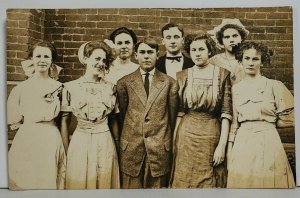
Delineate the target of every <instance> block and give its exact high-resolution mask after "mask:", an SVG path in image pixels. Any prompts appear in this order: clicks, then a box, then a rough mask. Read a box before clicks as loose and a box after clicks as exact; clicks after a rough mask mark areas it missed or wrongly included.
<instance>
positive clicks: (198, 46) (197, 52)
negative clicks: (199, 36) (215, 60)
mask: <svg viewBox="0 0 300 198" xmlns="http://www.w3.org/2000/svg"><path fill="white" fill-rule="evenodd" d="M208 55H209V52H208V48H207V45H206V43H205V40H196V41H193V42H192V43H191V45H190V56H191V58H192V60H193V62H194V63H195V65H197V66H199V67H203V66H205V65H207V63H208Z"/></svg>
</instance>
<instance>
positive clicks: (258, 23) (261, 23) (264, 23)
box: [253, 20, 275, 26]
mask: <svg viewBox="0 0 300 198" xmlns="http://www.w3.org/2000/svg"><path fill="white" fill-rule="evenodd" d="M253 25H254V26H275V21H274V20H253Z"/></svg>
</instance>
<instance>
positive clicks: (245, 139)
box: [227, 121, 295, 188]
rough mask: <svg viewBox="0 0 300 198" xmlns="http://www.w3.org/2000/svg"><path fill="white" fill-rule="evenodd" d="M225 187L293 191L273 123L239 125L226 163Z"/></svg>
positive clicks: (288, 168) (287, 164)
mask: <svg viewBox="0 0 300 198" xmlns="http://www.w3.org/2000/svg"><path fill="white" fill-rule="evenodd" d="M227 187H228V188H294V187H295V182H294V178H293V174H292V171H291V167H290V165H289V162H288V159H287V156H286V153H285V151H284V148H283V145H282V143H281V140H280V137H279V135H278V132H277V130H276V127H275V124H274V123H269V122H264V121H248V122H245V123H242V124H241V127H240V128H239V129H238V131H237V136H236V138H235V142H234V145H233V148H232V153H231V156H230V160H229V167H228V183H227Z"/></svg>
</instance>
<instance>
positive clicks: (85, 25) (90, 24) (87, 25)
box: [76, 22, 97, 28]
mask: <svg viewBox="0 0 300 198" xmlns="http://www.w3.org/2000/svg"><path fill="white" fill-rule="evenodd" d="M76 27H80V28H96V27H97V23H96V22H77V25H76Z"/></svg>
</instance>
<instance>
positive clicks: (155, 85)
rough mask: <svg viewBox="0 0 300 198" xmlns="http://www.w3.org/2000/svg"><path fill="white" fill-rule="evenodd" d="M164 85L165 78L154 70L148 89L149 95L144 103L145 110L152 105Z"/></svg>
mask: <svg viewBox="0 0 300 198" xmlns="http://www.w3.org/2000/svg"><path fill="white" fill-rule="evenodd" d="M164 87H165V79H164V78H163V76H162V74H161V73H160V72H159V71H158V70H155V73H154V76H153V79H152V82H151V87H150V91H149V96H148V100H147V103H146V111H145V113H147V112H148V111H149V109H150V107H151V106H152V104H153V102H154V101H155V99H156V98H157V96H158V95H159V93H160V92H161V91H162V89H163V88H164Z"/></svg>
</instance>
